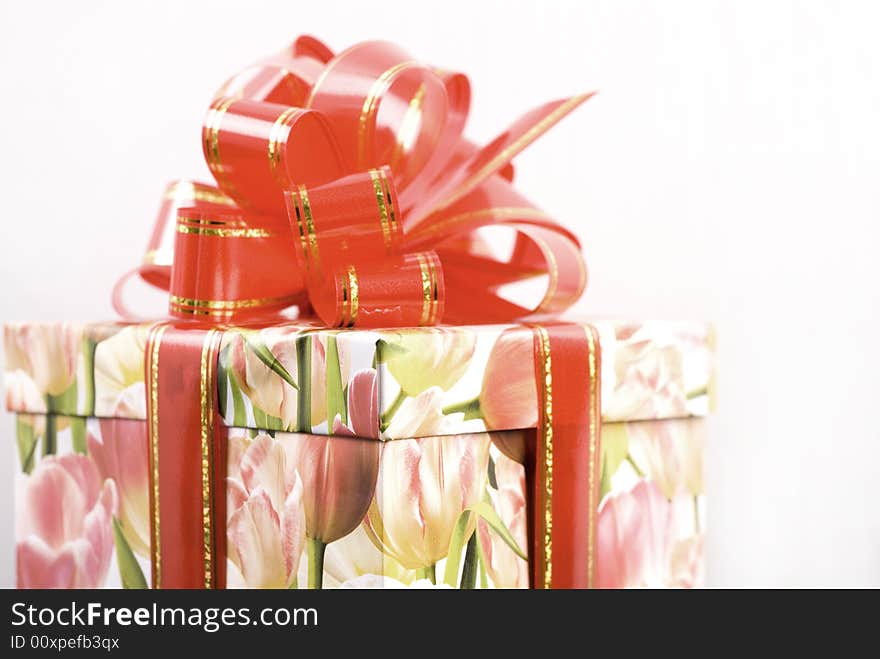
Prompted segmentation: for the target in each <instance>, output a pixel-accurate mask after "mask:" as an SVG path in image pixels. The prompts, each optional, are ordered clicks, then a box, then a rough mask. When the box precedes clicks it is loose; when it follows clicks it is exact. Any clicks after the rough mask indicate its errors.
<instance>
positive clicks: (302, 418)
mask: <svg viewBox="0 0 880 659" xmlns="http://www.w3.org/2000/svg"><path fill="white" fill-rule="evenodd" d="M296 375H297V378H299V387H298V389H297V399H296V430H297V432H312V337H311V336H310V335H309V334H302V335H301V336H298V337H297V338H296Z"/></svg>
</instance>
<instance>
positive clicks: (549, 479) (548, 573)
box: [535, 326, 553, 588]
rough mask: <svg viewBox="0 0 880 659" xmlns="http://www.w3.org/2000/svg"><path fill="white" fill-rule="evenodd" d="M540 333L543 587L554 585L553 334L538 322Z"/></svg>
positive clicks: (538, 331) (537, 327)
mask: <svg viewBox="0 0 880 659" xmlns="http://www.w3.org/2000/svg"><path fill="white" fill-rule="evenodd" d="M535 331H536V332H537V333H538V360H539V362H540V366H541V381H540V382H539V383H538V384H539V386H540V387H541V409H542V423H541V434H542V442H543V446H544V452H543V454H542V456H541V457H542V458H543V461H544V465H543V467H544V469H543V472H544V537H543V553H544V588H550V587H552V585H553V375H552V372H551V370H550V369H551V366H552V362H551V360H550V335H549V334H548V332H547V330H546V329H545V328H544V327H540V326H536V327H535Z"/></svg>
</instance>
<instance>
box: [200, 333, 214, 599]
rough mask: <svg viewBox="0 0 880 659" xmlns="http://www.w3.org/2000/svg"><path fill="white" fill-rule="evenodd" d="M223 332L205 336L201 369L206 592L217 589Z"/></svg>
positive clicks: (203, 535) (203, 531) (203, 530)
mask: <svg viewBox="0 0 880 659" xmlns="http://www.w3.org/2000/svg"><path fill="white" fill-rule="evenodd" d="M218 334H219V332H218V330H216V329H212V330H209V331H208V332H207V333H206V334H205V339H204V343H202V362H201V369H200V380H199V394H200V400H199V403H200V411H201V416H200V422H201V424H200V425H201V449H202V460H201V473H202V542H203V547H202V551H203V558H204V568H205V575H204V576H205V588H212V587H213V585H214V569H213V562H214V540H213V538H214V536H213V528H214V505H213V504H214V500H213V482H214V459H213V451H212V449H213V446H214V396H213V383H214V377H215V374H214V369H215V360H214V359H213V357H214V343H215V340H216V338H217V336H218Z"/></svg>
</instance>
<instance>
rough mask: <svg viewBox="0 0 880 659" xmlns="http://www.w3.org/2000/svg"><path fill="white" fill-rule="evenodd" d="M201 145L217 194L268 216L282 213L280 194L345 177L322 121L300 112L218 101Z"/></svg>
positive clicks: (226, 99)
mask: <svg viewBox="0 0 880 659" xmlns="http://www.w3.org/2000/svg"><path fill="white" fill-rule="evenodd" d="M202 145H203V148H204V152H205V159H206V160H207V162H208V167H210V169H211V173H212V174H213V175H214V178H216V179H217V184H218V185H219V186H220V188H221V189H222V190H223V191H224V192H225V193H226V194H227V195H229V196H230V197H232V198H234V199H235V200H236V201H237V202H238V203H239V204H240V205H242V206H245V207H248V206H250V207H252V208H255V209H257V210H258V211H261V212H263V213H268V214H274V215H280V214H283V213H284V210H285V208H284V195H283V193H282V191H283V190H284V189H286V188H289V187H291V186H292V185H294V184H307V185H310V184H315V183H324V182H326V181H330V180H332V179H334V178H336V177H338V176H340V175H342V173H343V170H342V167H341V161H340V156H339V150H338V148H337V146H336V142H335V140H334V138H333V135H332V133H331V132H330V127H329V126H328V124H327V122H326V120H325V119H324V117H323V116H321V115H320V114H318V113H317V112H314V111H311V110H305V109H303V108H296V107H288V106H284V105H277V104H275V103H265V102H261V101H251V100H247V99H235V98H232V97H225V96H221V97H220V98H218V99H216V100H215V101H214V102H213V103H212V104H211V108H210V110H209V111H208V114H207V116H206V117H205V123H204V127H203V129H202Z"/></svg>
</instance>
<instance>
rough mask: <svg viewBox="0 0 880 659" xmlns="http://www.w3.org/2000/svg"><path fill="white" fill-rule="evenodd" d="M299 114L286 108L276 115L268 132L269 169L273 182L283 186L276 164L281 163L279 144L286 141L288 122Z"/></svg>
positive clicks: (296, 109) (296, 110)
mask: <svg viewBox="0 0 880 659" xmlns="http://www.w3.org/2000/svg"><path fill="white" fill-rule="evenodd" d="M299 112H300V110H299V109H298V108H287V109H286V110H285V111H284V112H282V113H281V114H280V115H278V118H277V119H276V120H275V123H274V124H272V128H271V129H270V130H269V167H270V168H271V170H272V175H273V176H274V177H275V180H276V181H278V182H279V183H280V184H281V185H285V183H286V182H285V181H281V180H280V179H279V177H278V172H277V168H278V163H279V162H281V142H282V141H285V142H286V140H287V135H286V134H285V132H284V129H285V128H290V121H291V120H292V119H293V118H294V117H295V116H296V115H297V114H298V113H299Z"/></svg>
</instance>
